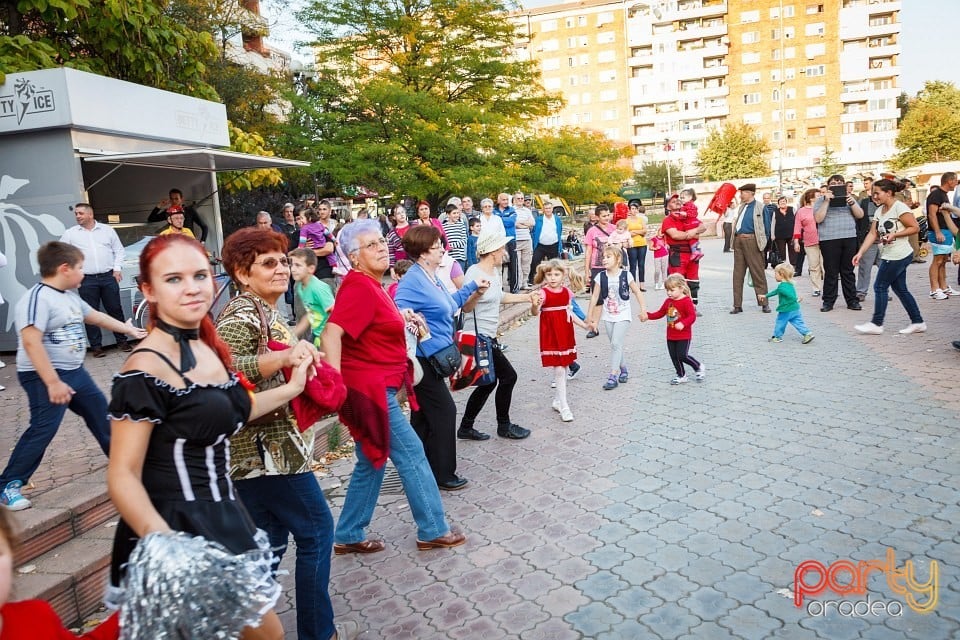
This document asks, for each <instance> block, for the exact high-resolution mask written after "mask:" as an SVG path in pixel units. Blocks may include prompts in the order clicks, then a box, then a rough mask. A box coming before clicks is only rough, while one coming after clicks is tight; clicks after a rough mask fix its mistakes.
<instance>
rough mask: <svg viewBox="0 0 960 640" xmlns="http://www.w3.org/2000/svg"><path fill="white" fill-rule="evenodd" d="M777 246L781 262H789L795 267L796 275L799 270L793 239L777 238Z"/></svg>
mask: <svg viewBox="0 0 960 640" xmlns="http://www.w3.org/2000/svg"><path fill="white" fill-rule="evenodd" d="M773 243H774V244H775V245H776V246H777V253H778V254H780V260H782V261H783V262H789V263H790V266H791V267H793V270H794V273H796V270H797V252H796V251H794V250H793V239H792V238H777V239H776V240H774V241H773Z"/></svg>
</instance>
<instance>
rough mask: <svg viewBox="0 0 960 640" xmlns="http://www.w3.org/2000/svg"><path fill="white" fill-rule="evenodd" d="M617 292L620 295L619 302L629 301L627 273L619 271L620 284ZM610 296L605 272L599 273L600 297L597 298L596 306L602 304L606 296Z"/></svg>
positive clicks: (628, 277)
mask: <svg viewBox="0 0 960 640" xmlns="http://www.w3.org/2000/svg"><path fill="white" fill-rule="evenodd" d="M617 289H618V292H619V293H620V299H621V300H629V299H630V275H629V272H627V271H622V270H621V271H620V283H619V286H618V287H617ZM608 295H610V284H609V282H608V280H607V272H606V270H603V271H601V272H600V297H598V298H597V306H600V305H602V304H603V301H604V300H606V299H607V296H608Z"/></svg>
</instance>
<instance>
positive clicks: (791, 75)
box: [783, 67, 797, 80]
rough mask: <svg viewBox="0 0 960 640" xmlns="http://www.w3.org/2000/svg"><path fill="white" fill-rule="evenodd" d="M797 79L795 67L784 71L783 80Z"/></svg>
mask: <svg viewBox="0 0 960 640" xmlns="http://www.w3.org/2000/svg"><path fill="white" fill-rule="evenodd" d="M796 77H797V70H796V69H794V68H793V67H787V68H785V69H784V70H783V79H784V80H795V79H796Z"/></svg>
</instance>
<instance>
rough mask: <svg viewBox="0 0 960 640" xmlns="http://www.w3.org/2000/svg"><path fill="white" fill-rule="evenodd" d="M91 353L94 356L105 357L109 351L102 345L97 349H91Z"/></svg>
mask: <svg viewBox="0 0 960 640" xmlns="http://www.w3.org/2000/svg"><path fill="white" fill-rule="evenodd" d="M90 354H91V355H92V356H93V357H94V358H105V357H106V355H107V352H106V351H104V350H103V349H101V348H100V347H97V348H96V349H91V350H90Z"/></svg>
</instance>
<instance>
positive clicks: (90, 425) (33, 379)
mask: <svg viewBox="0 0 960 640" xmlns="http://www.w3.org/2000/svg"><path fill="white" fill-rule="evenodd" d="M56 371H57V375H58V376H60V379H61V380H63V381H64V382H65V383H67V384H68V385H70V388H71V389H73V391H74V394H73V397H71V398H70V402H69V403H68V404H53V403H52V402H50V396H49V395H48V394H47V385H46V384H45V383H44V381H43V380H41V379H40V375H39V374H37V372H36V371H18V372H17V379H18V380H19V381H20V386H21V387H23V390H24V391H25V392H26V394H27V402H28V403H29V406H30V426H29V427H27V430H26V431H24V432H23V435H22V436H20V439H19V440H17V444H16V446H15V447H14V448H13V453H11V454H10V461H9V462H7V468H6V469H4V470H3V475H0V489H2V488H3V487H5V486H7V483H8V482H11V481H13V480H20V481H21V482H23V484H27V482H29V480H30V476H32V475H33V474H34V472H35V471H36V470H37V468H38V467H39V466H40V461H41V460H43V454H44V453H46V451H47V447H48V446H49V445H50V442H51V441H52V440H53V437H54V436H55V435H57V430H58V429H59V428H60V423H61V422H63V416H64V414H66V413H67V409H70V411H73V412H74V413H75V414H77V415H78V416H80V417H81V418H83V421H84V422H85V423H86V425H87V429H89V430H90V433H92V434H93V437H94V438H96V439H97V444H99V445H100V448H101V449H102V450H103V454H104V455H109V453H110V422H109V421H108V420H107V399H106V397H104V395H103V392H102V391H100V387H98V386H97V383H96V382H94V381H93V378H91V377H90V374H89V373H87V370H86V369H84V368H83V367H79V368H77V369H70V370H66V369H57V370H56ZM4 449H6V446H5V447H4ZM0 508H2V507H0Z"/></svg>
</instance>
